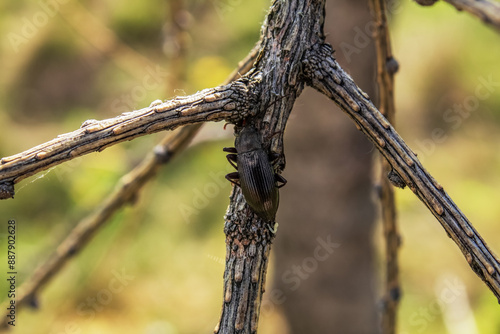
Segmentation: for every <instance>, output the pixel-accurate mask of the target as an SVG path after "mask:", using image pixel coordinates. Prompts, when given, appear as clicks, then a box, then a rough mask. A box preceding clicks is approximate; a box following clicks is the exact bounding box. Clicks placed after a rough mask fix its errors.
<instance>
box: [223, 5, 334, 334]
mask: <svg viewBox="0 0 500 334" xmlns="http://www.w3.org/2000/svg"><path fill="white" fill-rule="evenodd" d="M323 6H324V3H323V2H322V1H276V2H275V3H274V4H273V5H272V7H271V9H270V12H269V14H268V16H267V19H266V21H265V22H264V26H263V30H262V38H263V43H262V47H261V52H260V54H259V56H258V58H257V61H256V63H255V65H254V70H253V71H251V72H250V73H249V77H251V78H252V80H255V81H256V82H259V85H260V87H262V89H261V90H259V91H258V93H257V94H258V97H257V98H256V101H258V102H259V103H258V104H256V108H259V110H258V111H257V112H256V113H255V115H256V117H255V118H247V119H246V123H252V124H254V125H255V126H256V127H257V128H258V129H260V131H261V132H262V134H263V136H262V140H263V146H264V149H266V150H268V151H272V152H274V153H276V154H279V155H280V158H279V160H278V165H279V169H280V170H281V169H283V168H284V166H285V159H284V156H283V132H284V130H285V125H286V122H287V120H288V116H289V114H290V111H291V109H292V107H293V104H294V102H295V99H296V97H297V96H298V95H299V94H300V93H301V92H302V89H303V86H304V82H303V81H302V80H300V79H301V78H300V75H301V61H302V59H303V57H304V55H305V54H306V52H307V50H308V49H309V48H310V46H311V45H312V44H314V43H315V42H318V41H320V40H321V39H322V38H323V32H322V25H323V21H322V19H321V20H318V18H323V17H324V16H323V11H324V8H323ZM236 131H237V132H239V128H238V127H237V128H236ZM242 212H244V214H242ZM273 231H274V226H272V224H270V223H268V222H264V221H263V220H262V219H260V218H258V217H257V216H256V215H255V214H253V213H252V212H251V210H250V209H249V207H248V205H247V204H246V203H245V201H244V199H243V196H242V194H241V190H240V188H239V187H235V188H234V189H233V192H232V195H231V205H230V207H229V209H228V212H227V214H226V224H225V227H224V232H225V233H226V244H227V247H226V250H227V254H226V268H225V272H224V304H223V309H222V314H221V319H220V322H219V324H218V325H217V327H216V329H215V332H216V333H224V334H227V333H256V332H257V324H258V319H259V313H260V304H261V298H262V292H263V291H264V284H265V278H266V271H267V264H268V261H269V252H270V249H271V244H272V241H273V239H274V233H273Z"/></svg>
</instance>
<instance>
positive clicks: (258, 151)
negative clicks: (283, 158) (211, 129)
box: [223, 125, 287, 221]
mask: <svg viewBox="0 0 500 334" xmlns="http://www.w3.org/2000/svg"><path fill="white" fill-rule="evenodd" d="M223 151H224V152H229V153H230V154H228V155H226V158H227V160H228V161H229V163H230V164H231V165H232V166H233V167H234V168H236V170H237V172H233V173H229V174H227V175H226V179H228V180H229V182H231V183H233V184H235V185H238V186H240V188H241V192H242V193H243V196H244V197H245V200H246V201H247V203H248V205H250V207H251V208H252V210H253V211H254V212H255V213H256V214H257V215H258V216H259V217H261V218H263V219H265V220H267V221H274V218H275V216H276V211H277V210H278V204H279V192H278V189H279V188H281V187H283V186H284V185H285V184H286V183H287V181H286V180H285V178H283V177H282V176H281V175H279V174H277V173H276V172H275V171H274V167H273V163H274V162H275V161H276V158H275V157H272V158H271V159H270V157H269V156H268V155H267V154H266V152H265V151H264V148H263V147H262V142H261V140H260V135H259V132H258V131H257V129H256V128H255V127H254V126H252V125H248V126H245V127H244V128H243V129H242V130H241V132H240V134H239V136H237V137H236V139H235V142H234V147H225V148H223ZM238 181H239V182H238Z"/></svg>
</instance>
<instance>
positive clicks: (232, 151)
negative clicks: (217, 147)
mask: <svg viewBox="0 0 500 334" xmlns="http://www.w3.org/2000/svg"><path fill="white" fill-rule="evenodd" d="M222 150H223V151H224V152H229V153H238V151H236V148H235V147H224V148H223V149H222Z"/></svg>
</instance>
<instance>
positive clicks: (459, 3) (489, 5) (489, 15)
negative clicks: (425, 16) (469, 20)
mask: <svg viewBox="0 0 500 334" xmlns="http://www.w3.org/2000/svg"><path fill="white" fill-rule="evenodd" d="M415 1H416V2H417V3H419V4H420V5H422V6H431V5H433V4H434V3H436V2H437V0H415ZM444 1H446V2H447V3H449V4H451V5H453V6H454V7H455V8H456V9H458V10H460V11H462V10H464V11H466V12H469V13H470V14H472V15H474V16H477V17H478V18H480V19H481V20H482V21H483V22H484V23H486V24H489V25H491V26H493V27H494V28H495V29H497V30H498V31H500V4H499V3H497V2H494V1H488V0H444Z"/></svg>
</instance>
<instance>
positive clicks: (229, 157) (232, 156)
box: [226, 154, 238, 169]
mask: <svg viewBox="0 0 500 334" xmlns="http://www.w3.org/2000/svg"><path fill="white" fill-rule="evenodd" d="M226 158H227V161H229V163H230V164H231V166H233V167H234V168H235V169H238V167H237V166H236V165H235V162H237V161H236V160H237V158H238V156H237V155H236V154H228V155H226Z"/></svg>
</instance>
